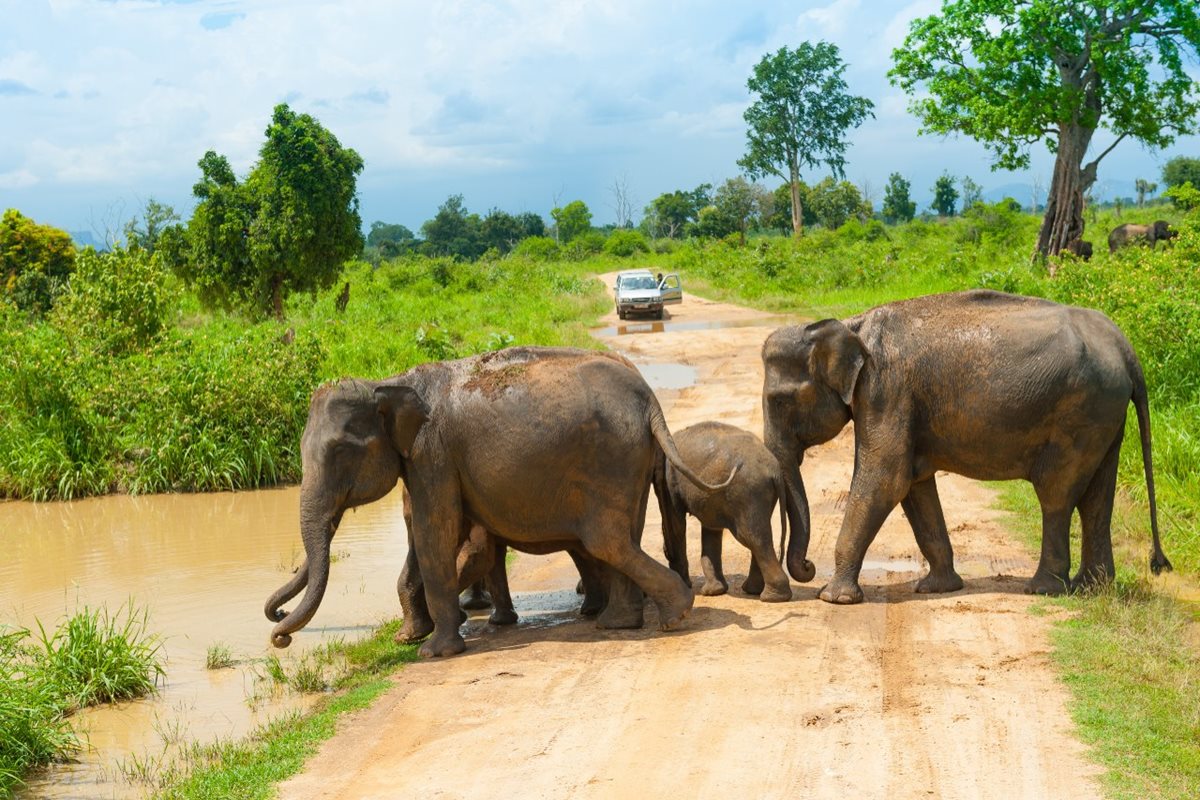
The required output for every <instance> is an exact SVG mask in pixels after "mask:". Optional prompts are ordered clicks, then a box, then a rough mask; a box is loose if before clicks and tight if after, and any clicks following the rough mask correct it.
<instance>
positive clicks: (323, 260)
mask: <svg viewBox="0 0 1200 800" xmlns="http://www.w3.org/2000/svg"><path fill="white" fill-rule="evenodd" d="M362 168H363V161H362V158H360V157H359V155H358V153H356V152H355V151H354V150H352V149H350V148H346V147H342V146H341V143H340V142H338V140H337V137H335V136H334V135H333V134H332V133H330V132H329V131H328V130H326V129H325V128H324V127H322V126H321V124H320V123H319V122H317V120H316V119H314V118H313V117H311V116H309V115H308V114H296V113H295V112H293V111H292V110H291V109H290V108H288V106H287V105H286V104H280V105H277V106H275V111H274V113H273V114H272V116H271V124H270V125H268V126H267V130H266V142H265V143H264V144H263V146H262V148H261V149H260V150H259V160H258V163H257V164H255V165H254V167H253V169H251V171H250V174H249V176H247V178H246V180H245V182H242V183H239V182H238V180H237V178H236V177H235V176H234V174H233V169H232V168H231V167H230V166H229V161H228V159H226V158H225V157H224V156H221V155H218V154H217V153H215V152H213V151H211V150H210V151H208V152H207V153H205V154H204V157H203V158H201V159H200V172H201V180H200V182H199V183H197V184H196V185H195V186H194V187H193V188H192V193H193V194H194V195H195V196H196V198H197V200H198V201H199V202H198V203H197V204H196V209H195V211H194V212H193V213H192V219H191V221H190V222H189V223H188V244H189V247H188V250H187V252H186V254H184V256H183V263H182V264H181V265H180V266H179V269H180V271H181V273H182V274H183V276H184V277H185V278H186V279H187V280H188V281H189V282H190V283H192V284H193V285H195V286H196V287H197V289H198V291H199V293H200V296H201V298H203V299H204V300H205V301H206V302H208V303H214V304H220V305H224V306H234V305H244V306H247V307H249V308H251V309H254V310H257V311H271V312H273V313H274V315H275V317H276V318H277V319H282V317H283V300H284V298H285V297H286V296H287V295H288V294H290V293H291V292H295V291H317V290H318V289H326V288H328V287H330V286H332V285H333V282H334V281H335V280H336V279H337V276H338V274H339V273H340V272H341V268H342V264H343V263H344V262H345V261H346V259H348V258H350V257H351V256H354V255H356V254H358V253H360V252H361V251H362V247H363V236H362V231H361V228H362V218H361V217H360V216H359V214H358V195H357V190H356V181H357V176H358V174H359V173H360V172H362Z"/></svg>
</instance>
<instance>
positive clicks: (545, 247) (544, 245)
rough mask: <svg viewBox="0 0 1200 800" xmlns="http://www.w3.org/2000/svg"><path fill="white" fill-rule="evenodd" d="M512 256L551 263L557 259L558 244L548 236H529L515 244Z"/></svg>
mask: <svg viewBox="0 0 1200 800" xmlns="http://www.w3.org/2000/svg"><path fill="white" fill-rule="evenodd" d="M513 255H517V256H524V257H525V258H531V259H533V260H535V261H553V260H555V259H557V258H558V257H559V248H558V242H556V241H554V240H553V239H551V238H550V237H549V236H530V237H528V238H526V239H522V240H521V241H520V242H519V243H518V244H517V246H516V247H515V248H514V249H513Z"/></svg>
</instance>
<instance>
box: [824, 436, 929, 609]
mask: <svg viewBox="0 0 1200 800" xmlns="http://www.w3.org/2000/svg"><path fill="white" fill-rule="evenodd" d="M906 471H907V465H906V464H905V463H904V459H902V458H899V457H897V458H896V459H895V466H892V467H887V468H878V467H876V468H874V469H871V470H866V469H864V468H863V467H861V466H860V467H859V468H858V470H856V471H855V473H854V478H853V479H851V481H850V497H849V499H848V500H847V501H846V515H845V516H844V517H843V518H842V529H841V531H839V532H838V539H837V545H836V546H835V547H834V551H833V577H832V578H831V579H830V581H829V583H827V584H825V586H824V587H823V588H822V589H821V592H820V594H819V595H818V596H819V597H820V598H821V599H822V600H824V601H825V602H827V603H837V604H839V605H849V604H852V603H861V602H862V601H863V591H862V587H861V586H859V585H858V575H859V573H860V572H862V564H863V559H864V558H866V555H867V548H868V547H870V546H871V542H873V541H875V536H876V535H877V534H878V533H879V529H880V528H881V527H882V526H883V522H884V520H886V519H887V517H888V514H890V513H892V509H894V508H895V507H896V504H897V503H899V502H900V500H901V499H903V497H904V496H905V495H906V494H908V489H909V486H908V484H907V482H905V481H903V480H902V479H901V478H900V477H898V474H897V473H899V474H904V472H906ZM868 472H869V473H870V474H871V475H872V477H864V473H868Z"/></svg>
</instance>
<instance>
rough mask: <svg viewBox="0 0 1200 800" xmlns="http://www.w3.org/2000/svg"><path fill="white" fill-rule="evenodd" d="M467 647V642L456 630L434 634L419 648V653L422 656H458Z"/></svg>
mask: <svg viewBox="0 0 1200 800" xmlns="http://www.w3.org/2000/svg"><path fill="white" fill-rule="evenodd" d="M466 649H467V643H466V642H465V641H463V638H462V636H460V635H459V634H458V631H457V630H455V631H453V632H452V633H449V634H444V635H434V636H432V637H430V638H428V639H426V640H425V642H424V643H423V644H422V645H421V647H420V648H419V649H418V650H417V655H419V656H420V657H421V658H445V657H446V656H456V655H458V654H459V653H461V652H462V651H463V650H466Z"/></svg>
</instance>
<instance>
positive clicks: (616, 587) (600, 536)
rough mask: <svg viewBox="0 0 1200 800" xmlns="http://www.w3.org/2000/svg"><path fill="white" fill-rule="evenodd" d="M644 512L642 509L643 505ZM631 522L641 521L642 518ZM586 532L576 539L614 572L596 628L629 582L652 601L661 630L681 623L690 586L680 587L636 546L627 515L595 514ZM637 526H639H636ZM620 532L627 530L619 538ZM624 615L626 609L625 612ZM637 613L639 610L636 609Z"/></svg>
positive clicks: (672, 575)
mask: <svg viewBox="0 0 1200 800" xmlns="http://www.w3.org/2000/svg"><path fill="white" fill-rule="evenodd" d="M643 510H644V506H643ZM639 516H640V517H641V518H640V519H637V520H635V522H637V523H641V522H644V516H643V515H639ZM593 526H594V527H591V528H590V529H589V530H588V531H586V532H585V533H584V535H582V536H581V537H580V539H581V541H582V542H583V545H584V547H586V548H587V551H588V553H590V554H591V555H593V556H595V557H596V558H598V559H600V560H601V561H603V562H604V563H606V564H608V565H609V566H610V567H612V568H613V569H614V570H615V571H616V572H617V573H619V574H614V575H613V576H612V580H611V584H610V596H609V603H608V607H607V608H605V610H604V612H603V613H601V615H600V616H599V617H598V618H597V620H596V623H597V625H599V626H600V627H608V626H607V625H606V624H605V623H606V619H605V618H606V617H607V616H608V615H609V614H610V611H612V610H613V607H614V605H615V604H616V603H617V601H619V600H621V596H620V592H623V591H627V589H626V588H625V587H624V586H623V584H625V583H627V582H629V581H632V582H633V583H634V584H636V585H637V587H640V588H641V589H642V590H644V591H645V593H646V594H648V595H650V597H651V599H653V600H654V604H655V605H657V606H658V616H659V620H660V627H661V629H662V630H671V629H672V628H675V627H678V626H679V625H680V623H682V621H683V618H684V617H686V616H687V614H688V612H689V611H691V609H692V603H693V602H694V595H693V594H692V590H691V588H690V587H687V586H684V585H683V582H682V581H681V580H679V576H678V575H677V574H676V573H675V572H673V571H672V570H670V569H668V568H667V567H664V566H663V565H662V564H660V563H658V562H657V561H655V560H654V559H652V558H650V556H648V555H646V554H645V553H644V552H642V550H641V548H639V547H637V545H636V544H635V540H636V539H637V535H636V529H635V530H634V531H630V520H629V518H628V516H627V515H625V514H621V513H618V512H610V513H607V514H601V515H599V518H598V519H596V520H595V522H594V523H593ZM638 527H640V525H639V526H638ZM620 530H625V531H630V532H629V533H628V534H625V535H621V534H619V533H615V532H617V531H620ZM625 610H626V613H627V611H628V609H625ZM638 610H639V611H640V608H639V609H638Z"/></svg>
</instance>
